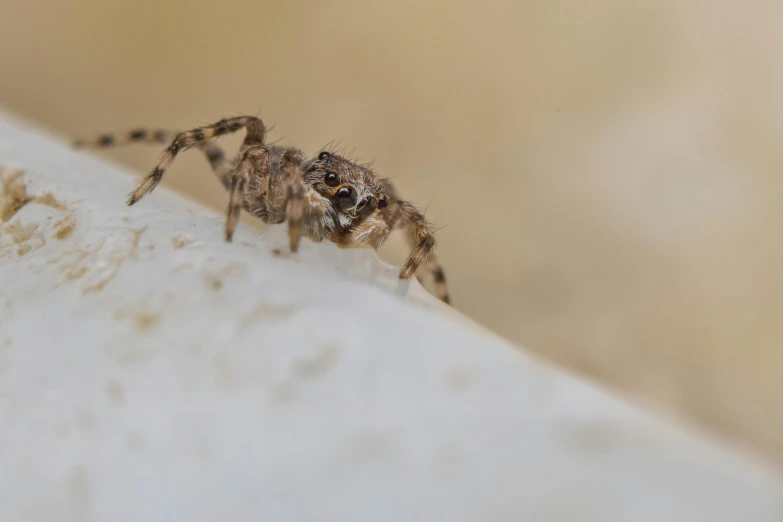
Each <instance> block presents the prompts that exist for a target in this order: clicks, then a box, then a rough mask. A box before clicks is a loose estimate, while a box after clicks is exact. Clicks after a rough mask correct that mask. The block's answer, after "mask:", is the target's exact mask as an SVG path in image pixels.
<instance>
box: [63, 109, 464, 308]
mask: <svg viewBox="0 0 783 522" xmlns="http://www.w3.org/2000/svg"><path fill="white" fill-rule="evenodd" d="M241 129H246V130H247V135H246V136H245V139H244V141H243V142H242V146H241V147H240V149H239V153H238V154H237V156H236V157H235V158H233V159H229V158H227V157H226V156H225V154H224V153H223V151H222V150H221V149H220V148H219V147H218V146H217V145H215V144H214V143H213V139H214V138H217V137H219V136H222V135H225V134H229V133H232V132H236V131H238V130H241ZM139 141H143V142H149V143H169V145H168V147H167V148H166V149H165V151H164V153H163V156H162V158H161V160H160V161H159V163H158V165H157V166H156V167H155V168H154V169H153V170H152V172H151V173H150V174H149V175H148V176H147V177H146V178H144V180H143V181H142V182H141V184H139V186H138V188H137V189H136V190H135V191H133V192H132V193H131V194H130V196H129V198H128V204H129V205H133V204H134V203H136V202H137V201H139V200H140V199H141V198H142V197H144V196H145V195H146V194H147V193H149V192H151V191H152V190H153V189H154V188H155V187H156V186H157V185H158V183H159V182H160V180H161V179H162V178H163V174H164V173H165V171H166V170H167V169H168V168H169V167H170V166H171V164H172V162H173V161H174V158H175V157H176V156H177V154H178V153H180V152H182V151H184V150H187V149H189V148H191V147H198V148H199V149H201V150H202V151H203V152H204V153H205V154H206V156H207V159H208V160H209V163H210V165H211V166H212V169H213V171H214V172H215V174H216V175H217V177H218V179H219V180H220V182H221V183H222V184H223V186H224V187H225V188H226V189H227V190H228V191H229V205H228V214H227V218H226V240H228V241H231V238H232V236H233V233H234V229H235V228H236V224H237V221H238V219H239V212H240V210H241V209H242V208H244V209H245V210H246V211H247V212H249V213H251V214H253V215H254V216H257V217H259V218H260V219H262V220H263V221H264V222H266V223H282V222H284V221H287V222H288V235H289V245H290V248H291V250H292V251H293V252H296V250H297V248H298V246H299V241H300V239H301V237H302V236H303V235H304V236H305V237H308V238H310V239H311V240H313V241H323V240H328V241H332V242H334V243H336V244H337V245H339V246H341V247H366V248H372V249H377V248H378V247H380V246H381V245H382V244H383V242H384V241H385V240H386V238H387V237H388V236H389V234H390V233H391V231H392V230H393V229H395V228H402V229H405V230H407V231H408V235H409V237H410V240H411V243H412V247H413V250H412V252H411V253H410V255H409V256H408V259H407V260H406V262H405V265H404V266H403V267H402V269H401V270H400V278H401V279H408V278H410V277H411V276H413V275H414V274H416V272H417V271H418V270H419V269H420V268H421V269H424V270H427V271H429V272H431V273H432V276H433V279H434V283H435V293H436V295H437V296H438V297H439V298H440V299H442V300H443V301H445V302H449V295H448V290H447V287H446V278H445V276H444V274H443V269H442V268H441V267H440V265H439V264H438V263H437V261H436V260H435V257H434V248H435V236H434V232H433V228H432V226H431V225H430V224H429V223H428V222H427V220H426V219H425V218H424V216H423V214H422V213H421V212H419V211H418V210H417V209H416V208H415V207H414V206H413V205H411V204H410V203H408V202H406V201H403V200H401V199H399V198H398V197H397V195H396V194H395V192H394V189H393V187H392V185H391V184H390V183H389V182H388V181H387V180H383V179H380V178H378V177H376V176H375V174H374V173H373V172H372V170H371V169H370V168H369V167H368V166H367V165H361V164H358V163H356V162H355V161H352V160H349V159H347V158H345V157H343V156H340V155H338V154H336V153H334V152H330V151H322V152H320V153H318V155H317V156H316V157H314V158H308V157H307V156H306V155H305V154H304V153H303V152H302V151H300V150H299V149H296V148H293V147H280V146H272V145H268V144H266V128H265V127H264V123H263V122H262V121H261V120H260V119H259V118H256V117H253V116H239V117H236V118H226V119H223V120H220V121H219V122H217V123H215V124H214V125H209V126H206V127H200V128H197V129H193V130H190V131H187V132H180V133H176V132H167V131H162V130H155V131H152V130H147V129H138V130H133V131H130V132H128V133H125V134H122V135H111V134H105V135H102V136H99V137H98V138H97V139H95V140H90V141H77V142H75V143H74V145H75V146H77V147H82V146H94V147H108V146H112V145H120V144H125V143H132V142H139Z"/></svg>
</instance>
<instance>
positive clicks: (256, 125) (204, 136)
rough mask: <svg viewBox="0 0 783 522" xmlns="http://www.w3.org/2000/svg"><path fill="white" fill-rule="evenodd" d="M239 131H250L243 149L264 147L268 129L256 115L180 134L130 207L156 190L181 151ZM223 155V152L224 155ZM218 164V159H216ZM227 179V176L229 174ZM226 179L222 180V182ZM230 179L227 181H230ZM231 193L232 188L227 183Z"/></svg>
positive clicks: (138, 189) (136, 192)
mask: <svg viewBox="0 0 783 522" xmlns="http://www.w3.org/2000/svg"><path fill="white" fill-rule="evenodd" d="M240 129H247V135H246V136H245V140H244V143H243V147H244V146H247V145H263V144H264V140H265V137H266V128H265V127H264V122H263V121H261V119H260V118H256V117H255V116H239V117H236V118H226V119H223V120H220V121H219V122H217V123H215V124H213V125H207V126H206V127H199V128H196V129H192V130H189V131H186V132H181V133H179V134H177V135H176V137H175V138H174V139H173V140H172V142H171V144H170V145H169V146H168V147H167V148H166V150H165V151H164V152H163V157H161V159H160V161H159V162H158V165H157V166H156V167H155V168H154V169H152V172H151V173H150V174H149V175H148V176H147V177H146V178H144V180H142V182H141V183H140V184H139V186H138V188H136V190H134V191H133V192H132V193H131V194H130V196H129V197H128V205H133V204H135V203H136V202H138V201H139V200H140V199H141V198H143V197H144V196H145V195H146V194H148V193H149V192H151V191H152V190H154V189H155V187H156V186H157V185H158V183H160V180H161V179H163V174H164V173H165V172H166V170H167V169H168V168H169V167H170V166H171V164H172V163H173V162H174V159H175V158H176V157H177V154H179V153H180V152H182V151H185V150H188V149H189V148H191V147H193V146H196V145H198V144H200V143H203V142H205V140H209V139H211V138H217V137H218V136H223V135H225V134H230V133H233V132H236V131H238V130H240ZM221 156H223V155H222V153H221ZM215 159H216V161H217V159H218V157H217V155H216V156H215ZM226 176H228V174H226ZM226 176H224V177H223V179H221V181H223V180H224V179H226ZM229 180H230V178H228V179H226V181H229ZM226 181H223V184H224V186H226V185H227V183H226ZM228 188H229V190H230V189H231V185H230V184H228Z"/></svg>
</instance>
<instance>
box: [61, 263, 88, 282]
mask: <svg viewBox="0 0 783 522" xmlns="http://www.w3.org/2000/svg"><path fill="white" fill-rule="evenodd" d="M87 270H89V269H88V268H87V267H86V266H80V267H77V268H74V269H73V270H67V271H66V272H65V278H66V279H68V280H74V279H79V278H80V277H82V276H84V274H86V273H87Z"/></svg>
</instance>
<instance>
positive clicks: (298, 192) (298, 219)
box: [280, 149, 307, 252]
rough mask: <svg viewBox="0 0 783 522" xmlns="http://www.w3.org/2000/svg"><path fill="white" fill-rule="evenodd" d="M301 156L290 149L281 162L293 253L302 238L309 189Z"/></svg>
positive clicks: (290, 243)
mask: <svg viewBox="0 0 783 522" xmlns="http://www.w3.org/2000/svg"><path fill="white" fill-rule="evenodd" d="M301 159H302V158H301V155H300V154H299V151H297V150H296V149H288V150H286V151H285V152H284V153H283V157H282V158H281V161H280V179H281V180H282V182H283V184H284V186H285V215H286V221H287V222H288V246H289V247H290V248H291V252H296V251H297V250H298V249H299V240H300V239H301V238H302V221H303V218H304V213H305V212H304V211H305V198H306V196H307V187H306V185H305V182H304V179H302V173H301V170H300V168H301V167H300V166H301Z"/></svg>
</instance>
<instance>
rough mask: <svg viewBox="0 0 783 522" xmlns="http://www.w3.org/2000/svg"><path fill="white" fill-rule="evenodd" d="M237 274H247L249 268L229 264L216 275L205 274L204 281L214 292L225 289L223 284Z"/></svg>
mask: <svg viewBox="0 0 783 522" xmlns="http://www.w3.org/2000/svg"><path fill="white" fill-rule="evenodd" d="M235 273H247V267H246V266H245V265H243V264H241V263H229V264H228V265H226V266H224V267H223V268H221V269H220V270H218V271H217V272H215V273H205V274H204V281H205V283H206V284H207V286H208V287H209V288H211V289H212V290H215V291H217V290H220V289H221V288H223V282H224V280H225V279H227V278H228V277H229V276H231V275H232V274H235Z"/></svg>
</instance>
